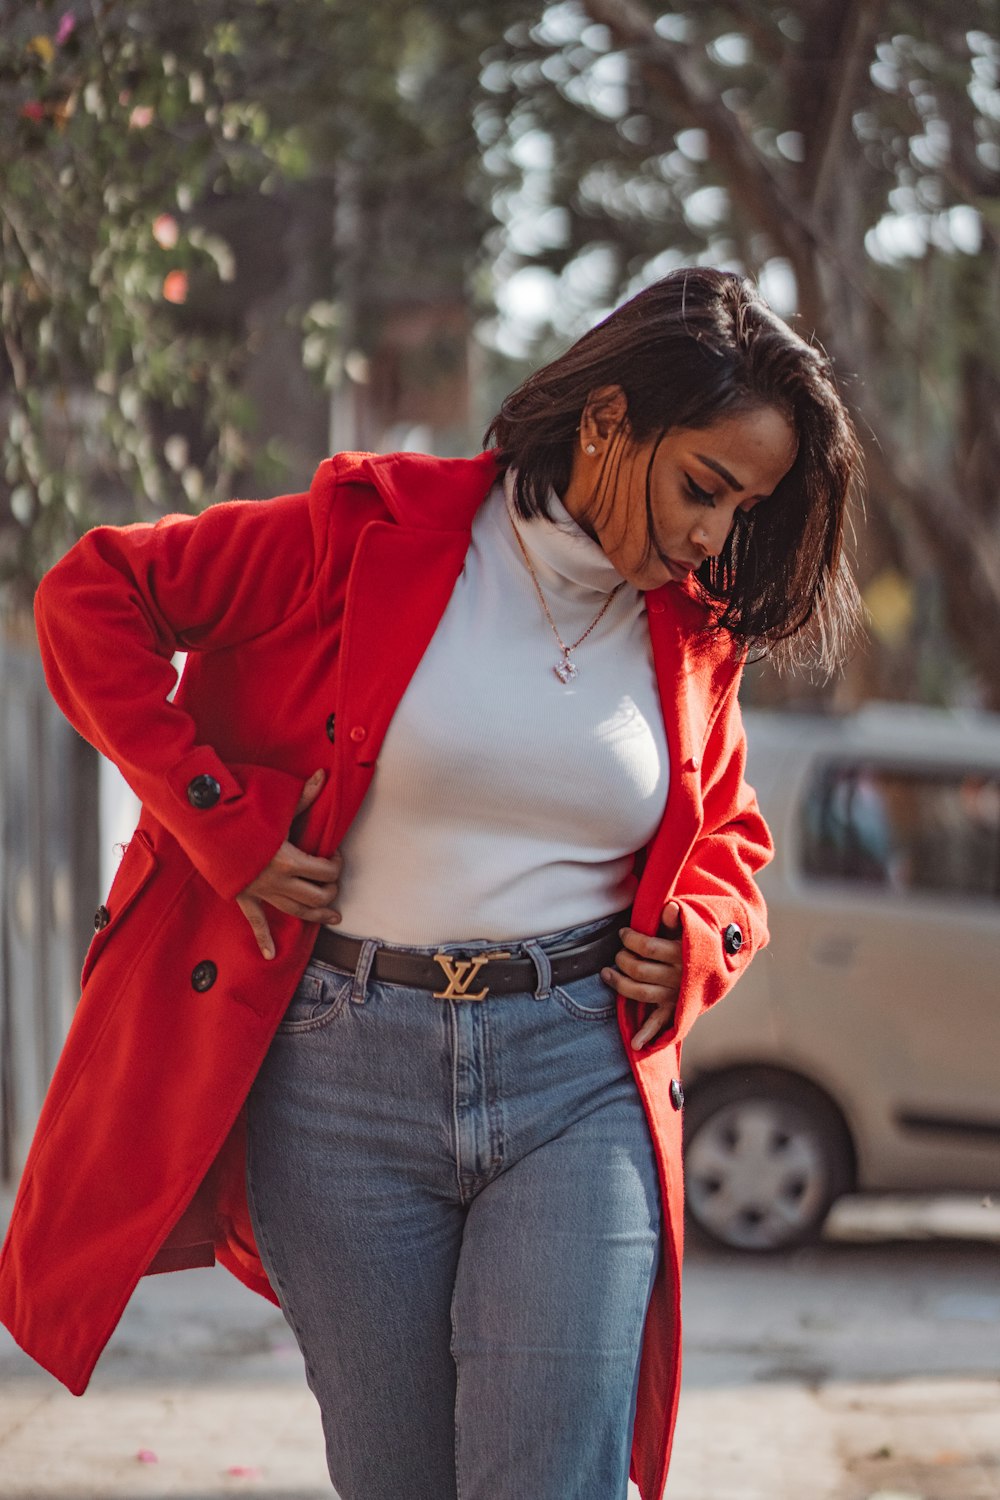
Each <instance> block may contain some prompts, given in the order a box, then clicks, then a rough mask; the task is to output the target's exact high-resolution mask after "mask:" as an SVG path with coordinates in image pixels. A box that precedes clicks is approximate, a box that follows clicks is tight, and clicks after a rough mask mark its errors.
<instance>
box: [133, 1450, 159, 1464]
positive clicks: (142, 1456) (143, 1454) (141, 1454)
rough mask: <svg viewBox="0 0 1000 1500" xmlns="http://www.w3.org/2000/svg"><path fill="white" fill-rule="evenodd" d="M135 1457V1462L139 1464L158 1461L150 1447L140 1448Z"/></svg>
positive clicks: (156, 1462)
mask: <svg viewBox="0 0 1000 1500" xmlns="http://www.w3.org/2000/svg"><path fill="white" fill-rule="evenodd" d="M135 1458H136V1463H140V1464H158V1463H159V1462H160V1460H159V1459H158V1458H157V1456H156V1454H155V1453H154V1452H153V1450H152V1448H140V1449H139V1451H138V1453H137V1454H136V1455H135Z"/></svg>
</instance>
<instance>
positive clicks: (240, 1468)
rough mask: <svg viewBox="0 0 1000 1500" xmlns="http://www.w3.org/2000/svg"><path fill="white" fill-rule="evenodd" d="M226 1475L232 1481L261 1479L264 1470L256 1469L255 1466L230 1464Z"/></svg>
mask: <svg viewBox="0 0 1000 1500" xmlns="http://www.w3.org/2000/svg"><path fill="white" fill-rule="evenodd" d="M226 1473H227V1474H228V1475H229V1477H230V1478H231V1479H260V1478H261V1477H262V1476H263V1473H264V1470H263V1469H258V1468H256V1467H255V1466H254V1465H253V1464H230V1466H229V1468H228V1469H227V1470H226Z"/></svg>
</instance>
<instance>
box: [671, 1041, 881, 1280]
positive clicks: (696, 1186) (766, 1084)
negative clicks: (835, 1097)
mask: <svg viewBox="0 0 1000 1500" xmlns="http://www.w3.org/2000/svg"><path fill="white" fill-rule="evenodd" d="M684 1169H685V1181H686V1199H687V1212H688V1219H689V1223H690V1224H691V1225H692V1227H693V1228H694V1229H695V1231H696V1233H697V1234H698V1235H700V1236H701V1237H703V1238H704V1239H707V1240H708V1241H709V1242H711V1243H713V1244H715V1245H722V1246H725V1247H726V1248H727V1249H731V1250H744V1251H755V1252H767V1251H776V1250H788V1249H791V1248H792V1247H793V1246H796V1245H803V1244H808V1243H809V1242H810V1241H812V1240H815V1239H817V1238H818V1237H819V1234H820V1232H821V1230H822V1228H823V1224H824V1222H825V1220H826V1217H827V1214H828V1213H829V1211H830V1207H831V1205H832V1204H833V1202H834V1200H835V1199H837V1198H839V1197H841V1195H842V1194H844V1193H846V1192H849V1191H850V1190H851V1187H852V1185H853V1181H854V1152H853V1148H852V1145H851V1139H850V1136H849V1134H848V1131H847V1127H846V1125H845V1124H844V1121H843V1119H842V1117H841V1115H840V1113H839V1112H838V1110H837V1109H836V1107H835V1106H834V1105H833V1104H832V1103H831V1101H830V1100H829V1099H828V1098H827V1097H826V1095H825V1094H823V1093H821V1092H820V1090H819V1089H817V1088H815V1087H814V1086H813V1085H812V1084H809V1083H807V1082H806V1081H805V1080H804V1079H800V1078H796V1077H795V1076H793V1075H791V1074H788V1073H783V1072H781V1071H780V1070H778V1069H773V1068H755V1069H753V1070H750V1071H747V1070H743V1069H741V1070H740V1071H738V1072H737V1071H733V1072H728V1073H724V1074H718V1075H716V1076H715V1077H712V1078H708V1079H706V1080H705V1081H704V1082H702V1083H701V1084H700V1085H698V1086H697V1087H696V1088H694V1089H692V1090H691V1100H690V1103H689V1104H688V1106H687V1108H686V1109H685V1121H684Z"/></svg>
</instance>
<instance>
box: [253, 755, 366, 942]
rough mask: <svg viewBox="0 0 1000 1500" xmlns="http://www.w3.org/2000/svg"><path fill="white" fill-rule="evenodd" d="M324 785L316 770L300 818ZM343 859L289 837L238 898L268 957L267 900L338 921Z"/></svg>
mask: <svg viewBox="0 0 1000 1500" xmlns="http://www.w3.org/2000/svg"><path fill="white" fill-rule="evenodd" d="M322 785H323V772H322V771H314V772H313V774H312V775H311V776H310V778H309V780H308V781H307V782H306V784H305V786H304V787H303V788H302V796H301V797H300V798H299V804H298V806H297V807H296V809H295V814H294V816H295V817H296V818H297V817H299V816H300V815H301V814H302V813H304V812H306V811H308V809H309V808H310V807H312V805H313V803H314V802H315V801H316V798H317V797H318V796H319V793H320V788H321V787H322ZM341 865H342V860H341V857H340V854H339V853H337V854H335V855H334V856H333V858H332V859H320V858H319V857H318V856H317V855H314V854H304V853H303V852H302V850H301V849H297V848H296V847H295V845H294V844H292V843H290V842H289V841H288V840H287V839H286V840H285V842H284V843H283V844H282V846H281V848H280V849H279V850H278V852H277V854H276V855H275V856H274V858H273V859H272V860H271V861H270V863H269V864H267V865H265V867H264V869H263V870H261V872H260V874H259V875H258V876H257V879H256V880H252V881H251V882H250V884H249V885H248V886H247V888H246V890H245V891H241V892H240V894H239V895H238V896H237V897H236V904H237V906H238V907H239V908H240V911H241V912H242V913H243V915H244V916H245V917H246V919H247V921H248V922H249V923H250V926H251V927H252V928H253V934H254V937H255V938H256V939H257V945H258V947H259V948H260V951H261V953H263V955H264V957H265V958H273V957H274V939H273V938H272V937H271V929H270V927H269V926H268V925H267V916H266V914H265V912H264V903H265V902H266V903H267V904H268V905H269V906H276V907H277V908H278V910H279V911H283V912H287V913H288V915H289V916H291V917H298V918H299V919H300V920H301V921H303V922H339V921H340V912H339V911H337V910H336V908H335V907H334V905H333V901H334V899H335V897H336V895H337V882H338V880H339V879H340V871H341Z"/></svg>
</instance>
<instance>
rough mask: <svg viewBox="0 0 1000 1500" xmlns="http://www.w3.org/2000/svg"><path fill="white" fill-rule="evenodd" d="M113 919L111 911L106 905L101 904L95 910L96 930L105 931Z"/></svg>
mask: <svg viewBox="0 0 1000 1500" xmlns="http://www.w3.org/2000/svg"><path fill="white" fill-rule="evenodd" d="M110 921H111V913H110V912H109V911H108V908H107V907H106V906H99V907H98V908H97V910H96V911H95V912H94V931H95V932H103V930H104V928H105V927H107V925H108V923H109V922H110Z"/></svg>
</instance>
